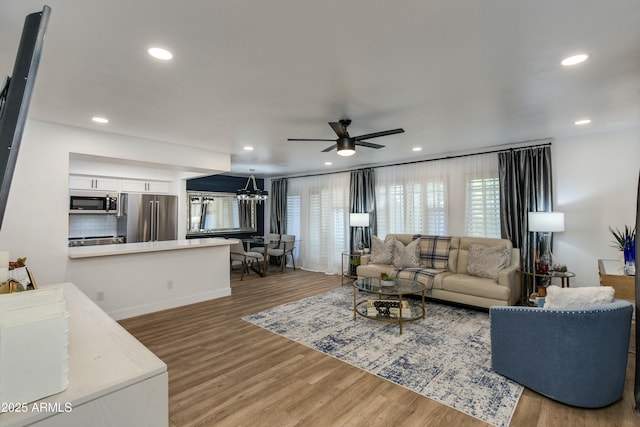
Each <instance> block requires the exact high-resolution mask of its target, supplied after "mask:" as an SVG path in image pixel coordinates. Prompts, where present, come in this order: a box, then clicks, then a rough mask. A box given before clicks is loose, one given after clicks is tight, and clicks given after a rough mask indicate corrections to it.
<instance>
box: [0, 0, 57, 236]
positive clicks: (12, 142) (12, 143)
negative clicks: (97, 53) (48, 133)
mask: <svg viewBox="0 0 640 427" xmlns="http://www.w3.org/2000/svg"><path fill="white" fill-rule="evenodd" d="M50 14H51V8H50V7H49V6H44V7H43V9H42V11H41V12H36V13H32V14H29V15H27V17H26V18H25V21H24V27H23V29H22V37H21V38H20V44H19V45H18V53H17V55H16V61H15V63H14V65H13V74H11V77H5V78H4V79H2V83H0V179H2V181H1V182H0V228H1V227H2V220H3V219H4V212H5V210H6V207H7V199H8V198H9V189H10V187H11V179H12V178H13V171H14V169H15V167H16V160H17V158H18V151H19V149H20V141H21V140H22V132H23V130H24V125H25V123H26V120H27V111H28V110H29V102H30V101H31V94H32V92H33V86H34V84H35V81H36V74H37V73H38V66H39V65H40V56H41V54H42V44H43V42H44V34H45V32H46V30H47V23H48V22H49V15H50Z"/></svg>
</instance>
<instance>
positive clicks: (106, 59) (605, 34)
mask: <svg viewBox="0 0 640 427" xmlns="http://www.w3.org/2000/svg"><path fill="white" fill-rule="evenodd" d="M47 4H48V5H50V6H51V8H52V14H51V19H50V22H49V27H48V31H47V39H46V41H45V45H44V51H43V58H42V62H41V66H40V71H39V74H38V80H37V84H36V88H35V92H34V97H33V100H32V103H31V108H30V112H29V117H30V118H32V119H37V120H44V121H50V122H56V123H62V124H66V125H71V126H77V127H82V128H91V129H100V130H104V131H107V132H113V133H117V134H126V135H132V136H138V137H144V138H150V139H154V140H160V141H166V142H171V143H176V144H184V145H191V146H196V147H204V148H208V149H211V150H215V151H220V152H224V153H230V154H231V163H232V172H233V173H236V174H247V173H248V171H249V169H255V170H256V175H257V176H283V175H291V174H301V173H306V172H311V171H326V170H343V169H348V168H353V167H356V166H360V165H370V164H381V163H391V162H399V161H408V160H416V159H419V158H425V157H430V156H434V155H440V154H445V153H455V152H461V151H468V150H475V149H479V148H480V147H486V146H495V145H502V144H508V143H512V142H519V141H526V140H534V139H542V138H547V137H552V138H559V139H561V138H565V137H569V136H572V135H580V134H586V133H593V132H596V133H602V132H609V131H614V130H619V129H629V128H634V127H638V124H639V122H640V120H639V118H640V114H639V110H640V102H639V94H640V25H639V24H638V17H640V1H638V0H606V1H605V0H520V1H518V0H482V1H479V0H464V1H463V0H451V1H446V2H445V1H433V0H431V1H428V0H399V1H395V2H391V1H387V0H339V1H338V0H323V1H313V2H311V1H301V0H269V1H259V0H252V1H250V0H226V1H222V0H217V1H181V2H179V1H175V0H136V1H131V0H109V1H106V0H49V1H48V2H47ZM42 6H43V3H42V0H41V1H33V0H21V1H17V0H0V77H1V75H8V74H11V72H12V65H13V62H14V58H15V53H16V49H17V45H18V39H19V36H20V33H21V30H22V25H23V22H24V17H25V16H26V15H27V14H28V13H31V12H35V11H38V10H41V9H42ZM152 45H158V46H163V47H166V48H168V49H170V50H171V51H172V52H173V53H174V59H173V60H172V61H170V62H160V61H158V60H155V59H153V58H151V57H149V56H148V55H147V54H146V50H147V48H148V47H150V46H152ZM577 52H586V53H588V54H590V56H591V57H590V59H589V60H588V61H587V62H586V63H584V64H583V65H579V66H576V67H573V68H570V69H569V68H564V67H562V66H561V65H560V61H561V59H562V58H563V57H565V56H567V55H569V54H572V53H577ZM94 115H103V116H106V117H108V118H109V119H110V123H109V124H108V125H97V124H94V123H92V122H91V117H92V116H94ZM583 117H590V118H591V119H592V120H593V123H592V124H590V125H588V126H586V127H576V126H575V125H574V124H573V122H574V121H575V120H577V119H580V118H583ZM340 118H350V119H352V120H353V123H352V125H351V126H350V127H349V131H350V133H351V135H352V136H354V135H360V134H365V133H371V132H377V131H382V130H386V129H393V128H397V127H402V128H404V129H405V133H403V134H399V135H393V136H388V137H383V138H377V139H373V140H371V142H375V143H380V144H383V145H386V148H383V149H380V150H373V149H369V148H362V147H359V148H358V149H357V153H356V154H355V155H354V156H352V157H350V158H343V157H340V156H338V155H336V153H335V151H332V152H329V153H321V150H322V149H324V148H326V147H327V146H328V145H330V144H331V143H327V142H287V138H322V139H329V138H334V137H335V134H334V133H333V131H332V130H331V128H330V127H329V125H328V124H327V122H329V121H337V120H338V119H340ZM245 145H251V146H253V147H255V149H254V151H253V152H246V151H244V150H243V147H244V146H245ZM414 146H420V147H422V151H421V152H420V153H418V154H416V153H414V152H412V151H411V148H412V147H414ZM326 161H331V162H333V165H332V166H330V167H327V166H324V162H326Z"/></svg>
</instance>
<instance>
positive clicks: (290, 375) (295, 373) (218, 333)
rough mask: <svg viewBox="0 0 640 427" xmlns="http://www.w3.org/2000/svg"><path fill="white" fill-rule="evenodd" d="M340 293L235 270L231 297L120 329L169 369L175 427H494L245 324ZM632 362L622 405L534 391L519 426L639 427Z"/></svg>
mask: <svg viewBox="0 0 640 427" xmlns="http://www.w3.org/2000/svg"><path fill="white" fill-rule="evenodd" d="M339 286H341V280H340V277H339V276H329V275H325V274H322V273H313V272H308V271H302V270H299V269H298V270H296V271H295V272H294V271H293V270H292V269H287V270H286V271H285V273H273V274H270V275H268V276H267V277H257V276H256V275H255V274H252V275H251V276H249V277H247V276H245V278H244V280H243V281H240V275H239V273H233V274H232V281H231V287H232V295H231V296H229V297H225V298H220V299H216V300H212V301H206V302H203V303H198V304H192V305H189V306H184V307H179V308H175V309H171V310H166V311H161V312H157V313H152V314H148V315H144V316H139V317H135V318H131V319H125V320H122V321H120V324H122V326H124V327H125V328H126V329H127V330H128V331H129V332H131V333H132V334H133V335H134V336H135V337H136V338H138V339H139V340H140V341H141V342H142V343H143V344H145V345H146V346H147V347H148V348H149V349H150V350H151V351H153V352H154V353H155V354H156V355H157V356H158V357H160V358H161V359H162V360H163V361H164V362H165V363H166V364H167V366H168V369H169V419H170V422H169V424H170V426H179V427H183V426H270V427H271V426H323V427H324V426H367V427H374V426H486V425H487V424H485V423H484V422H481V421H479V420H477V419H475V418H473V417H470V416H468V415H465V414H462V413H461V412H458V411H455V410H453V409H450V408H448V407H446V406H444V405H441V404H439V403H437V402H435V401H432V400H430V399H427V398H425V397H422V396H420V395H418V394H416V393H414V392H411V391H409V390H406V389H404V388H403V387H400V386H397V385H394V384H392V383H390V382H388V381H386V380H383V379H380V378H378V377H376V376H374V375H371V374H369V373H367V372H365V371H362V370H360V369H358V368H354V367H352V366H350V365H348V364H346V363H343V362H341V361H338V360H336V359H334V358H332V357H329V356H326V355H324V354H322V353H320V352H318V351H315V350H311V349H309V348H307V347H305V346H302V345H300V344H296V343H294V342H293V341H289V340H287V339H286V338H282V337H280V336H278V335H275V334H273V333H270V332H268V331H265V330H263V329H261V328H258V327H256V326H253V325H251V324H249V323H247V322H245V321H243V320H242V319H241V317H242V316H245V315H248V314H251V313H256V312H259V311H262V310H265V309H267V308H270V307H274V306H276V305H280V304H283V303H286V302H289V301H295V300H299V299H302V298H305V297H308V296H312V295H316V294H320V293H323V292H326V291H328V290H330V289H333V288H336V287H339ZM408 327H410V325H409V326H408ZM630 356H633V357H630V358H629V364H628V368H627V382H626V387H625V392H624V397H623V399H622V400H620V401H619V402H617V403H616V404H614V405H611V406H609V407H607V408H604V409H598V410H586V409H579V408H573V407H569V406H566V405H562V404H560V403H557V402H554V401H552V400H550V399H547V398H544V397H542V396H540V395H538V394H536V393H534V392H532V391H530V390H527V389H525V391H524V393H523V395H522V397H521V398H520V402H519V404H518V406H517V408H516V411H515V414H514V416H513V419H512V422H511V425H512V426H527V427H528V426H531V427H533V426H540V427H556V426H607V427H609V426H621V427H625V426H629V427H631V426H638V425H640V416H638V415H637V414H636V413H635V412H634V410H633V376H634V366H635V355H631V354H630ZM603 368H605V367H603ZM585 375H588V373H585Z"/></svg>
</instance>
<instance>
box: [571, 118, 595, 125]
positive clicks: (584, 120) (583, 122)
mask: <svg viewBox="0 0 640 427" xmlns="http://www.w3.org/2000/svg"><path fill="white" fill-rule="evenodd" d="M589 123H591V119H582V120H576V121H575V122H573V124H574V125H577V126H581V125H588V124H589Z"/></svg>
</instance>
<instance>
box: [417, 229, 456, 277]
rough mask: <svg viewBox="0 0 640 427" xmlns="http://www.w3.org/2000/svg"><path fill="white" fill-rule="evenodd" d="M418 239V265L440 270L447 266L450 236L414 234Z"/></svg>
mask: <svg viewBox="0 0 640 427" xmlns="http://www.w3.org/2000/svg"><path fill="white" fill-rule="evenodd" d="M413 237H414V238H415V239H420V260H421V261H420V265H421V266H422V267H424V268H433V269H436V270H441V269H445V268H447V263H448V262H449V248H450V246H451V237H448V236H423V235H419V234H417V235H415V236H413Z"/></svg>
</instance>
